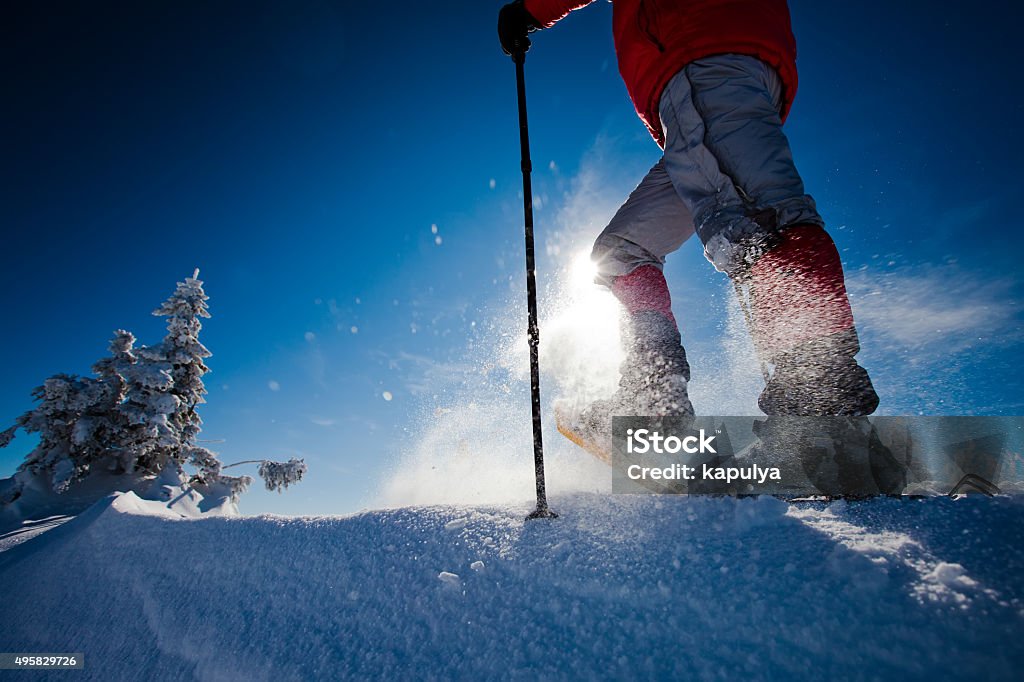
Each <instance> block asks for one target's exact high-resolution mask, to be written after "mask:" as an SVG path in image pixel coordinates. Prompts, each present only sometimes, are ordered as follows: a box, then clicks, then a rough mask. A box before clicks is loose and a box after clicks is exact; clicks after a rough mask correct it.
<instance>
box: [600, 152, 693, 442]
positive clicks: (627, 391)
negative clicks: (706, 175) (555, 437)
mask: <svg viewBox="0 0 1024 682" xmlns="http://www.w3.org/2000/svg"><path fill="white" fill-rule="evenodd" d="M693 231H694V230H693V220H692V218H691V217H690V212H689V209H688V208H687V207H686V205H685V204H684V203H683V201H682V200H681V199H680V198H679V195H678V193H677V192H676V190H675V187H674V186H673V184H672V181H671V180H670V179H669V177H668V174H667V173H666V172H665V164H664V162H663V161H659V162H658V163H657V164H655V165H654V167H653V168H651V170H650V171H649V172H648V173H647V175H646V176H645V177H644V179H643V181H641V183H640V184H639V185H638V186H637V187H636V189H634V190H633V192H632V193H631V194H630V195H629V198H628V199H627V200H626V202H625V203H624V204H623V205H622V206H621V207H620V208H619V210H618V211H617V212H616V213H615V216H614V217H613V218H612V220H611V222H610V223H609V224H608V227H606V228H605V229H604V231H603V232H602V233H601V235H600V236H599V237H598V238H597V240H596V242H595V244H594V250H593V253H592V255H591V257H592V259H593V261H594V262H595V264H596V265H597V271H598V276H597V281H598V282H600V283H602V284H605V285H606V286H608V287H609V288H610V289H611V291H612V293H613V294H614V295H615V297H616V298H617V299H618V300H619V302H620V303H621V304H622V305H623V308H624V309H625V312H626V316H625V321H626V325H625V329H624V332H625V333H624V336H625V339H626V361H625V362H624V363H623V365H622V368H621V373H622V378H621V380H620V382H619V390H618V391H617V392H616V395H615V396H613V398H612V399H611V400H609V401H602V403H601V404H599V405H597V406H596V407H595V409H594V410H591V415H590V416H591V421H593V422H594V423H595V425H597V427H598V428H604V426H606V425H607V424H605V422H606V421H607V417H608V416H610V414H612V413H614V414H621V415H669V414H692V412H693V407H692V406H691V405H690V401H689V398H688V395H687V392H686V384H687V382H688V381H689V379H690V367H689V364H688V363H687V361H686V352H685V351H684V350H683V346H682V342H681V337H680V334H679V328H678V327H677V325H676V321H675V317H674V316H673V314H672V300H671V297H670V295H669V291H668V285H667V283H666V282H665V277H664V275H663V274H662V266H663V264H664V262H665V256H666V255H667V254H669V253H671V252H672V251H675V250H676V249H678V248H679V247H680V245H682V243H683V242H685V241H686V240H687V239H688V238H689V237H690V236H691V235H693Z"/></svg>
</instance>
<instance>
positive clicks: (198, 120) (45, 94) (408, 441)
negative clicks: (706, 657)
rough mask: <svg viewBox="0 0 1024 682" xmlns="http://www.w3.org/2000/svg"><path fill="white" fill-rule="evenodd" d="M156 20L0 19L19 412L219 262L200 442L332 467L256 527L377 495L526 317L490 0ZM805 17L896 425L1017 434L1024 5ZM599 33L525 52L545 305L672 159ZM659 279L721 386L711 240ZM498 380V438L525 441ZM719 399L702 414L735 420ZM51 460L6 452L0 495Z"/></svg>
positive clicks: (724, 387) (3, 271) (13, 412)
mask: <svg viewBox="0 0 1024 682" xmlns="http://www.w3.org/2000/svg"><path fill="white" fill-rule="evenodd" d="M144 5H145V6H144V7H143V6H141V5H140V6H138V7H128V6H118V5H114V4H108V3H99V4H92V5H90V6H88V7H87V6H85V5H81V4H79V3H59V4H58V5H57V6H50V5H47V6H46V7H42V6H38V5H33V4H32V3H29V4H28V5H24V6H22V7H20V8H18V9H17V10H9V14H10V15H12V16H11V17H10V19H9V23H8V25H9V27H13V30H11V28H9V30H8V34H9V36H10V37H9V39H7V40H5V41H4V42H5V44H4V46H3V48H0V49H2V50H3V51H4V52H5V53H6V55H5V56H6V60H7V62H8V64H11V65H16V66H15V67H14V68H12V69H10V70H9V74H8V79H7V87H6V91H7V93H8V96H7V98H6V103H5V106H4V108H3V110H2V112H0V116H2V117H3V121H4V128H5V130H7V131H8V134H7V135H5V136H4V141H3V142H2V145H3V153H2V158H3V164H2V166H0V167H2V169H3V170H2V172H3V177H2V180H3V187H4V198H3V207H4V216H5V218H4V237H5V248H4V249H3V250H2V253H0V261H2V262H0V277H2V278H3V287H0V297H2V305H3V311H4V317H5V320H6V322H5V329H6V330H7V333H6V334H4V337H3V340H2V341H0V343H2V344H3V356H4V358H5V381H4V382H3V385H2V390H0V420H2V421H4V422H10V421H12V420H13V419H14V418H15V417H16V416H17V415H19V414H20V413H21V412H23V411H24V410H26V409H28V408H29V407H30V406H31V402H30V399H29V392H30V390H31V389H32V387H34V386H36V385H38V384H39V383H40V382H41V381H42V379H43V378H45V377H46V376H49V375H50V374H54V373H57V372H77V373H87V372H88V368H89V366H90V365H91V363H92V362H93V361H94V360H95V359H97V358H98V357H100V356H101V355H103V354H104V353H105V350H106V343H107V340H108V339H109V337H110V336H111V333H112V331H113V330H114V329H116V328H119V327H124V328H127V329H130V330H132V331H133V332H134V333H135V334H136V335H137V336H138V337H139V338H140V340H141V341H142V342H148V343H155V342H157V341H158V340H159V338H160V337H161V335H162V332H163V327H162V320H159V319H157V318H154V317H151V316H150V315H149V312H150V311H151V310H152V309H153V308H155V307H156V306H157V305H158V304H159V303H160V301H162V300H163V299H164V298H166V296H167V295H168V294H170V292H171V291H172V290H173V287H174V283H175V282H176V281H177V280H179V279H181V278H183V277H185V276H188V275H189V274H191V272H192V270H193V268H195V267H199V268H201V278H202V279H203V280H205V282H206V287H207V293H208V294H209V295H210V296H211V300H210V306H211V310H212V312H213V315H214V317H213V318H212V319H211V320H209V321H207V323H206V326H205V328H204V331H203V335H202V339H203V341H204V343H206V345H207V346H208V347H209V348H210V349H211V350H212V351H213V353H214V356H213V357H212V358H211V359H210V362H209V364H210V366H211V368H212V369H213V372H212V373H211V374H209V375H208V376H207V378H206V379H207V386H208V388H209V390H210V395H209V396H208V401H209V402H208V405H206V406H205V407H204V409H203V415H204V419H205V421H206V429H205V431H204V436H205V437H207V438H209V439H211V440H215V441H222V442H216V443H214V444H212V447H214V448H215V449H217V450H219V451H220V452H221V454H222V458H223V459H224V460H225V461H235V460H239V459H249V458H252V457H270V458H278V459H284V458H287V457H289V456H304V457H306V458H307V461H308V462H309V464H310V469H311V474H310V479H309V480H308V481H306V482H303V483H302V484H301V486H300V487H297V488H295V489H294V490H292V491H289V492H288V493H286V494H285V495H281V496H278V495H270V494H265V493H263V492H262V491H255V492H252V493H250V494H249V495H248V496H247V497H246V498H244V499H243V510H244V511H246V512H262V511H273V512H280V513H300V512H301V513H329V512H347V511H352V510H355V509H358V508H360V507H361V506H366V505H372V504H374V503H375V500H376V491H377V489H378V488H379V487H380V485H381V479H382V477H385V476H387V475H388V471H389V470H390V469H391V468H393V467H395V466H401V463H402V462H403V461H404V460H403V455H404V453H408V452H409V451H410V449H414V448H416V447H417V446H418V445H421V444H422V442H423V441H424V436H423V429H424V428H425V427H424V425H425V424H429V423H430V421H431V419H432V415H435V414H438V413H439V412H438V411H439V410H445V409H449V408H450V407H451V406H452V405H453V404H462V405H465V404H475V402H474V401H477V400H481V399H483V398H486V396H480V395H476V394H475V393H474V392H476V391H488V390H491V388H489V387H493V385H494V384H493V382H490V383H488V382H484V383H474V379H473V377H476V376H478V375H479V374H480V373H481V371H483V372H484V373H486V372H487V371H488V370H486V369H485V370H481V369H480V368H481V366H484V367H488V366H489V365H488V363H489V357H490V356H492V355H495V354H496V353H497V351H496V350H495V349H497V348H498V347H499V346H500V345H501V342H502V338H498V337H500V336H501V334H508V333H509V332H508V331H507V330H508V329H518V328H519V327H521V326H522V325H521V324H520V321H519V320H520V319H521V316H523V315H525V304H524V303H523V302H522V298H523V293H522V289H523V285H522V283H521V280H522V270H523V266H522V264H521V262H522V261H521V259H522V251H521V249H522V246H521V242H522V236H521V222H522V216H521V204H520V203H519V202H520V198H519V195H518V192H519V189H520V185H519V182H520V178H519V162H518V139H517V127H516V118H515V116H516V110H515V90H514V70H513V66H512V64H511V62H510V61H509V60H508V58H507V57H505V56H504V55H503V54H502V53H501V51H500V49H499V48H498V46H497V42H496V37H495V31H494V25H495V19H496V14H497V10H498V8H499V6H500V3H490V2H479V1H474V2H452V3H407V2H394V3H390V4H389V5H388V6H387V8H386V9H382V8H380V7H379V6H377V5H374V4H372V3H360V4H359V5H357V6H350V5H349V4H346V5H344V6H342V5H341V4H340V3H327V2H313V1H302V2H294V3H274V2H254V3H241V2H223V3H214V4H213V5H209V4H208V3H204V4H200V3H165V2H158V3H144ZM893 5H895V6H893ZM791 9H792V14H793V19H794V30H795V32H796V35H797V39H798V43H799V55H800V56H799V62H798V63H799V68H800V75H801V86H800V92H799V94H798V96H797V101H796V104H795V107H794V109H793V112H792V115H791V117H790V119H789V121H788V123H787V132H788V133H789V135H790V139H791V142H792V145H793V148H794V152H795V154H796V158H797V163H798V166H799V168H800V169H801V172H802V174H803V175H804V179H805V182H806V184H807V186H808V190H809V192H810V193H811V194H812V195H814V196H815V198H816V199H817V201H818V203H819V207H820V209H821V211H822V213H823V214H824V216H825V218H826V220H827V221H828V222H829V225H830V228H831V229H832V231H833V235H834V237H835V239H836V241H837V243H838V244H839V247H840V249H841V250H842V253H843V258H844V262H845V264H846V267H847V272H848V276H849V278H850V288H851V293H852V295H853V299H854V305H855V310H856V313H857V315H858V318H859V319H860V323H861V328H862V337H863V339H862V340H863V342H864V344H863V345H864V351H863V353H862V356H861V357H862V360H863V362H864V364H865V365H866V366H868V368H869V369H870V370H871V371H872V372H873V375H874V377H875V382H876V384H877V385H878V388H879V391H880V393H881V394H882V399H883V402H882V407H881V410H882V411H883V412H885V413H889V414H906V413H918V412H923V413H928V414H938V413H942V414H1020V413H1021V412H1022V411H1024V404H1022V403H1024V394H1022V389H1024V376H1022V372H1021V370H1020V368H1019V362H1017V358H1018V357H1019V351H1020V349H1021V339H1022V338H1024V337H1022V335H1021V315H1020V308H1019V301H1020V300H1021V293H1022V284H1021V275H1022V269H1021V267H1020V264H1019V258H1020V255H1019V254H1020V253H1021V250H1022V246H1024V239H1022V237H1021V230H1020V224H1021V222H1020V217H1019V210H1017V205H1018V203H1019V200H1018V194H1019V189H1018V188H1019V185H1020V182H1021V179H1022V173H1021V171H1020V160H1021V159H1022V158H1024V140H1022V137H1021V135H1020V133H1019V121H1020V119H1021V116H1022V115H1024V95H1022V88H1021V86H1022V82H1021V81H1022V79H1021V76H1020V68H1019V64H1021V63H1024V59H1022V58H1024V46H1022V45H1021V43H1020V41H1019V40H1017V36H1016V32H1017V30H1018V27H1019V26H1020V20H1021V16H1020V14H1021V13H1020V10H1018V9H1016V8H1015V7H1014V6H1013V5H1012V3H1004V4H996V5H990V6H987V8H986V9H985V11H984V12H979V11H978V9H977V4H976V3H968V2H944V3H941V8H940V7H939V6H937V5H935V4H934V3H924V2H918V3H909V2H903V3H885V2H881V1H880V0H871V1H869V2H865V3H857V4H850V3H815V2H810V1H808V0H793V2H791ZM610 22H611V6H610V5H609V4H608V3H604V2H598V3H595V4H594V5H592V6H590V7H588V8H585V9H584V10H582V11H579V12H577V13H575V14H574V15H573V16H571V17H569V18H568V19H566V20H565V21H563V22H562V23H561V24H559V25H558V26H557V27H555V28H554V29H551V30H550V31H547V32H544V33H542V34H538V35H536V36H535V39H534V49H533V50H532V51H531V52H530V54H529V57H528V60H527V76H528V91H529V103H530V123H531V139H532V143H533V156H534V162H535V167H536V169H537V171H536V173H535V192H536V195H537V196H538V197H539V198H540V201H539V206H538V210H537V226H538V239H539V246H540V250H541V261H540V268H541V273H540V277H541V286H542V289H543V290H544V291H546V292H547V295H546V296H545V297H544V298H543V300H542V312H545V307H547V311H546V312H545V314H546V315H547V316H548V317H549V318H550V317H551V310H552V309H554V308H556V307H557V305H558V303H557V296H555V295H554V294H553V292H554V291H556V290H557V287H556V286H555V282H556V280H557V278H558V277H560V276H561V274H560V273H561V272H562V270H564V268H565V267H566V265H567V264H568V263H569V262H570V260H571V257H572V256H573V254H575V253H577V252H578V251H579V250H580V249H585V248H586V247H587V246H588V241H589V240H592V239H593V237H594V236H596V234H597V232H599V231H600V229H601V227H602V226H603V224H602V221H604V220H607V218H609V217H610V215H611V211H613V210H614V207H615V206H616V205H617V204H618V203H619V202H621V200H622V199H624V197H625V196H626V194H628V192H629V190H630V189H631V188H632V187H633V186H634V185H635V183H636V182H637V181H639V179H640V177H642V175H643V173H644V171H645V170H646V168H647V167H648V166H650V165H651V164H653V163H654V161H656V160H657V158H658V155H659V150H658V149H657V147H656V146H655V145H654V143H653V142H652V141H651V140H650V139H649V137H647V134H646V132H645V131H644V129H643V127H642V125H641V124H640V123H639V121H638V120H637V119H636V117H635V115H634V114H633V112H632V107H631V105H630V103H629V101H628V99H627V97H626V94H625V88H624V86H623V85H622V82H621V80H620V79H619V77H618V74H617V72H616V67H615V56H614V51H613V46H612V39H611V30H610ZM587 197H591V198H594V199H595V200H594V201H589V202H585V201H584V200H585V199H586V198H587ZM581 202H584V203H586V206H587V209H588V210H586V211H583V210H579V211H577V210H576V209H575V208H574V207H579V206H581V205H582V204H581ZM432 226H436V229H437V233H436V234H435V233H434V232H433V229H432ZM437 237H440V243H439V244H438V243H437V241H438V240H437V239H436V238H437ZM563 246H564V247H565V248H562V247H563ZM570 247H571V248H570ZM666 274H667V276H668V279H669V282H670V284H671V286H672V289H673V294H674V306H675V310H676V315H677V318H679V319H680V321H681V322H682V324H683V325H684V330H683V334H684V340H685V341H686V343H687V346H688V350H689V352H690V355H691V359H692V360H693V362H694V365H695V374H698V375H700V376H702V377H703V379H701V381H704V382H705V385H710V384H711V383H714V382H715V381H716V380H717V379H716V377H718V376H719V375H721V376H722V380H721V381H719V382H718V383H717V384H715V391H713V392H710V391H705V392H707V393H708V395H709V396H711V395H714V396H718V395H720V394H728V393H729V392H730V391H731V389H732V387H733V383H735V382H734V381H733V379H734V374H730V373H729V372H727V371H725V370H724V369H723V368H722V367H721V365H720V362H719V360H720V358H721V356H720V351H721V349H722V347H723V346H722V344H723V342H722V339H723V334H725V333H726V332H727V331H728V319H729V318H728V315H729V313H728V309H729V306H730V305H731V301H730V300H729V299H728V296H727V295H726V294H727V292H728V289H727V288H726V287H725V282H724V279H723V278H722V277H721V276H719V275H718V274H717V273H715V272H714V271H713V270H712V268H711V267H710V266H709V265H708V264H707V263H706V262H704V261H703V258H702V256H701V254H700V249H699V247H698V245H697V244H696V243H689V244H686V245H685V246H684V247H683V249H681V251H680V252H679V253H678V254H676V255H675V256H673V257H671V258H670V260H669V262H668V265H667V267H666ZM354 328H355V329H356V331H355V332H353V329H354ZM543 335H544V330H543V329H542V337H543ZM557 369H558V367H557V365H556V366H555V369H554V370H551V369H550V368H549V371H548V373H547V374H546V379H548V381H550V382H553V384H554V385H557V384H558V379H559V378H558V377H557V376H554V377H552V376H550V375H551V374H552V373H554V374H556V375H557ZM749 369H750V368H749V367H747V370H749ZM509 372H510V376H511V378H510V380H509V381H507V382H504V383H502V385H503V386H511V388H510V389H509V390H510V393H509V395H510V396H511V398H510V400H513V399H514V400H515V401H518V402H514V403H510V404H511V405H513V407H511V408H510V410H511V412H510V413H509V414H508V419H509V420H510V422H511V423H514V424H520V422H521V426H516V427H514V428H515V429H516V435H515V438H516V439H517V438H519V437H520V436H521V435H523V434H525V435H526V436H527V438H528V433H529V428H530V427H529V421H528V418H526V419H520V417H521V416H523V415H527V414H528V413H527V412H526V411H524V410H528V404H524V405H520V403H524V401H525V395H526V394H525V393H524V384H523V382H522V374H521V372H518V371H516V370H515V368H512V369H510V370H509ZM756 379H757V377H756V373H755V374H754V375H753V376H752V377H747V378H746V379H744V386H749V385H751V384H750V381H751V380H752V381H755V382H756ZM737 386H738V384H737ZM275 388H276V390H275ZM745 390H747V392H748V393H749V388H748V389H745ZM385 391H387V392H389V393H390V394H391V395H392V399H391V400H385V399H384V398H383V394H384V392H385ZM748 397H749V396H748ZM520 398H521V400H520ZM716 400H717V398H711V397H709V398H708V399H707V400H705V405H706V406H707V407H706V408H705V409H704V410H703V411H705V412H706V411H714V410H717V409H719V408H720V407H721V409H725V408H727V407H728V406H729V405H731V404H735V403H729V402H716ZM748 402H749V401H748ZM743 404H744V405H745V404H747V403H743ZM520 408H521V409H520ZM697 408H698V409H699V410H701V409H702V407H701V405H700V404H698V405H697ZM712 408H713V409H712ZM517 420H518V421H517ZM519 431H521V432H522V434H520V433H519ZM556 437H557V436H554V435H551V434H549V436H548V439H549V442H550V441H551V440H552V439H553V438H556ZM527 442H528V441H527ZM31 447H32V441H31V439H28V438H24V437H19V439H18V440H16V441H15V442H14V443H13V444H12V445H11V446H10V447H8V448H7V449H6V450H4V451H0V475H7V474H9V473H11V472H13V470H14V469H15V468H16V466H17V464H18V463H19V462H20V460H21V459H22V458H23V457H24V454H25V453H26V452H27V451H28V449H30V448H31ZM522 457H523V459H524V461H528V459H529V457H530V453H529V451H528V449H524V451H523V452H522ZM421 464H422V462H421Z"/></svg>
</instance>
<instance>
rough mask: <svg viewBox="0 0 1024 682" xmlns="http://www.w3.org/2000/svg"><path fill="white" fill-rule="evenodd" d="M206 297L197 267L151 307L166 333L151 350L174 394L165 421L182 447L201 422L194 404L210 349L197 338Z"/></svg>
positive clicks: (206, 311)
mask: <svg viewBox="0 0 1024 682" xmlns="http://www.w3.org/2000/svg"><path fill="white" fill-rule="evenodd" d="M207 300H209V296H207V295H206V293H205V292H204V291H203V283H202V282H201V281H200V280H199V269H198V268H197V269H196V271H195V272H194V273H193V274H192V276H191V277H188V278H186V279H185V281H183V282H178V286H177V288H176V289H175V291H174V294H172V295H171V297H170V298H168V299H167V300H166V301H164V303H163V305H161V306H160V307H159V308H157V309H156V310H154V311H153V314H154V315H158V316H160V317H166V318H167V335H166V336H164V341H163V344H161V345H160V346H159V348H158V349H153V350H155V351H156V353H154V354H158V355H159V360H160V361H162V362H166V363H167V364H168V365H170V370H169V371H170V375H171V380H172V381H173V386H172V387H171V389H170V392H171V393H172V394H173V395H174V396H176V397H177V398H178V405H177V409H175V410H174V411H173V412H172V413H171V414H170V415H169V421H170V423H171V426H172V428H174V429H175V431H177V435H178V439H179V441H180V443H181V446H182V447H183V448H188V447H190V446H192V445H193V444H194V443H195V440H196V436H198V435H199V432H200V431H201V430H202V425H203V420H202V419H201V418H200V417H199V413H198V412H197V411H196V408H197V407H198V406H199V405H201V404H203V403H205V402H206V400H205V398H203V396H204V395H206V386H204V385H203V375H204V374H206V373H207V372H209V371H210V368H209V367H207V366H206V363H205V362H204V360H205V359H206V358H208V357H210V355H211V353H210V351H209V350H207V348H206V346H204V345H203V344H202V343H200V341H199V332H200V331H201V330H202V328H203V325H202V322H201V321H200V318H203V317H206V318H209V317H210V311H209V307H208V306H207V305H206V301H207Z"/></svg>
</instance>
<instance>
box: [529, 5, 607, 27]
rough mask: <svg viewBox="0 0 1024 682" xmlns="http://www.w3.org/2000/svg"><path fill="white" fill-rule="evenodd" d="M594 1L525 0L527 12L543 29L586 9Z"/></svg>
mask: <svg viewBox="0 0 1024 682" xmlns="http://www.w3.org/2000/svg"><path fill="white" fill-rule="evenodd" d="M593 1H594V0H525V2H524V4H525V5H526V11H527V12H529V13H530V16H532V17H533V18H534V19H536V20H537V23H539V24H540V27H541V28H551V27H552V26H554V25H555V22H556V21H558V20H559V19H561V18H562V17H564V16H565V15H566V14H568V13H569V12H571V11H573V10H574V9H579V8H580V7H586V6H587V5H589V4H590V3H592V2H593Z"/></svg>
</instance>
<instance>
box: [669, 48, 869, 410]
mask: <svg viewBox="0 0 1024 682" xmlns="http://www.w3.org/2000/svg"><path fill="white" fill-rule="evenodd" d="M780 95H781V84H780V82H779V79H778V76H777V75H776V74H775V72H774V71H773V70H772V69H771V68H770V67H768V66H767V65H765V64H764V63H763V62H761V61H759V60H757V59H755V58H752V57H746V56H741V55H719V56H716V57H710V58H707V59H702V60H698V61H696V62H693V63H692V64H690V65H688V66H687V67H686V68H685V69H683V70H682V71H681V72H680V73H679V74H677V75H676V76H675V77H674V78H673V80H672V81H671V82H670V83H669V85H668V86H667V87H666V89H665V92H664V94H663V95H662V100H661V117H662V122H663V125H664V128H665V136H666V145H665V168H666V172H667V173H668V175H669V177H670V179H671V180H672V182H673V185H674V186H675V188H676V190H677V192H678V193H679V195H680V197H681V198H682V200H683V202H684V203H686V204H687V205H688V206H689V207H690V209H691V211H692V213H693V216H694V223H695V229H696V232H697V234H698V236H699V237H700V238H701V241H702V242H703V243H704V250H705V254H706V255H707V257H708V259H709V260H710V261H711V262H712V263H714V265H715V267H716V268H717V269H719V270H721V271H723V272H726V273H727V274H728V275H729V276H730V277H731V278H733V279H734V280H735V281H737V282H738V283H740V284H742V285H743V286H745V287H749V290H750V304H751V312H752V317H753V329H752V330H751V332H752V334H753V336H754V341H755V345H756V346H757V348H758V352H759V354H760V355H761V358H762V360H764V361H766V362H769V363H772V364H773V365H774V366H775V372H774V374H773V375H772V378H771V380H770V381H769V383H768V386H767V387H766V389H765V392H764V393H762V395H761V398H760V400H759V404H760V406H761V408H762V409H763V410H764V411H765V412H767V413H769V414H773V413H774V414H868V413H870V412H871V411H873V410H874V408H875V407H876V406H877V396H876V395H875V393H874V389H873V388H872V386H871V382H870V380H869V379H868V377H867V373H866V372H864V370H863V369H862V368H861V367H859V366H858V365H857V363H856V361H855V360H854V359H853V356H854V354H855V353H856V352H857V350H858V349H859V346H858V344H857V337H856V332H855V330H854V327H853V316H852V313H851V311H850V305H849V301H848V299H847V296H846V290H845V286H844V283H843V272H842V264H841V262H840V259H839V254H838V252H837V251H836V248H835V245H834V243H833V242H832V240H831V238H830V237H829V236H828V234H827V233H826V232H825V230H824V228H823V224H824V223H823V221H822V219H821V217H820V215H818V212H817V209H816V207H815V205H814V200H813V199H812V198H811V197H810V196H808V195H807V194H805V191H804V185H803V181H802V180H801V178H800V175H799V173H798V172H797V170H796V166H795V164H794V163H793V156H792V153H791V151H790V148H789V143H788V140H787V139H786V136H785V134H784V133H783V131H782V121H781V119H780V117H779V103H780Z"/></svg>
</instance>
